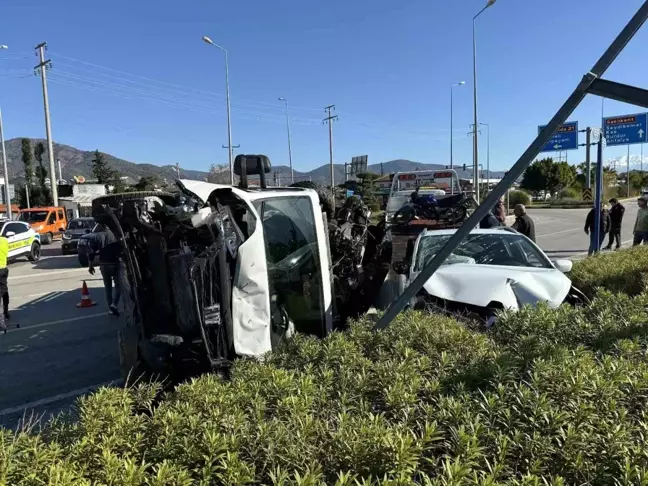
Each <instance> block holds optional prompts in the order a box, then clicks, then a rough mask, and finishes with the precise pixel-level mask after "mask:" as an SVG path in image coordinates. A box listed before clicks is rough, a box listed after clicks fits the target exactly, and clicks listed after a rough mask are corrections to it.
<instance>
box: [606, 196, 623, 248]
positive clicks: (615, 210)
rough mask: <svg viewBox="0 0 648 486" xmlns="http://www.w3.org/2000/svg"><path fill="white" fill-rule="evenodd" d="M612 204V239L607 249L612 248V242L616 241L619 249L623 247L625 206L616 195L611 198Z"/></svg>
mask: <svg viewBox="0 0 648 486" xmlns="http://www.w3.org/2000/svg"><path fill="white" fill-rule="evenodd" d="M610 204H611V205H612V209H610V223H611V224H610V241H608V244H607V246H606V247H605V249H606V250H611V249H612V243H613V242H615V241H616V247H615V249H617V250H618V249H619V248H621V223H622V222H623V214H624V213H625V207H624V206H623V204H621V203H620V202H619V201H618V199H617V198H615V197H613V198H612V199H610Z"/></svg>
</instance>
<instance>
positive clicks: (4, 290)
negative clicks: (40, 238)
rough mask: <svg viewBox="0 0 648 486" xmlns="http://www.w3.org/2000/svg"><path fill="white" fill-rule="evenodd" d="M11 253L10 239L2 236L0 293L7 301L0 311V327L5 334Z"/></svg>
mask: <svg viewBox="0 0 648 486" xmlns="http://www.w3.org/2000/svg"><path fill="white" fill-rule="evenodd" d="M8 255H9V240H7V238H6V237H4V236H0V295H1V296H2V300H3V302H6V306H7V307H5V311H4V312H3V313H0V329H1V330H2V332H3V333H4V334H6V333H7V322H6V318H7V317H9V312H8V307H9V287H8V282H7V280H8V279H9V269H8V268H7V256H8Z"/></svg>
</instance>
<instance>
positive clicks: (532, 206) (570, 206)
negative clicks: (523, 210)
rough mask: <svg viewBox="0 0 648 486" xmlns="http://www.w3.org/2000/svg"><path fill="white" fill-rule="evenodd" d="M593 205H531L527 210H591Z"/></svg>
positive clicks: (621, 201) (633, 198)
mask: <svg viewBox="0 0 648 486" xmlns="http://www.w3.org/2000/svg"><path fill="white" fill-rule="evenodd" d="M638 197H639V196H637V197H630V198H625V199H619V202H620V203H624V202H630V201H636V200H637V198H638ZM606 202H607V201H606ZM593 205H594V203H593V202H592V203H591V204H586V203H583V204H563V205H553V206H550V205H546V204H542V205H538V206H534V205H529V206H528V207H527V209H591V208H592V206H593Z"/></svg>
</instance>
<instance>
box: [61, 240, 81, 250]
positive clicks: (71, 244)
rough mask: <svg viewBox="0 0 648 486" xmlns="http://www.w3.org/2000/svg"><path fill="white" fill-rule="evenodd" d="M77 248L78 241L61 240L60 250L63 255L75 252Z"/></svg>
mask: <svg viewBox="0 0 648 486" xmlns="http://www.w3.org/2000/svg"><path fill="white" fill-rule="evenodd" d="M78 247H79V240H63V243H62V244H61V249H62V250H63V252H64V253H67V252H75V251H77V248H78Z"/></svg>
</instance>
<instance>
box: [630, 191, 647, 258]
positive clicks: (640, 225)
mask: <svg viewBox="0 0 648 486" xmlns="http://www.w3.org/2000/svg"><path fill="white" fill-rule="evenodd" d="M637 205H638V206H639V211H637V219H636V221H635V225H634V231H633V233H634V239H633V240H632V246H637V245H641V244H646V243H648V198H647V197H646V196H641V197H640V198H639V199H637Z"/></svg>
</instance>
